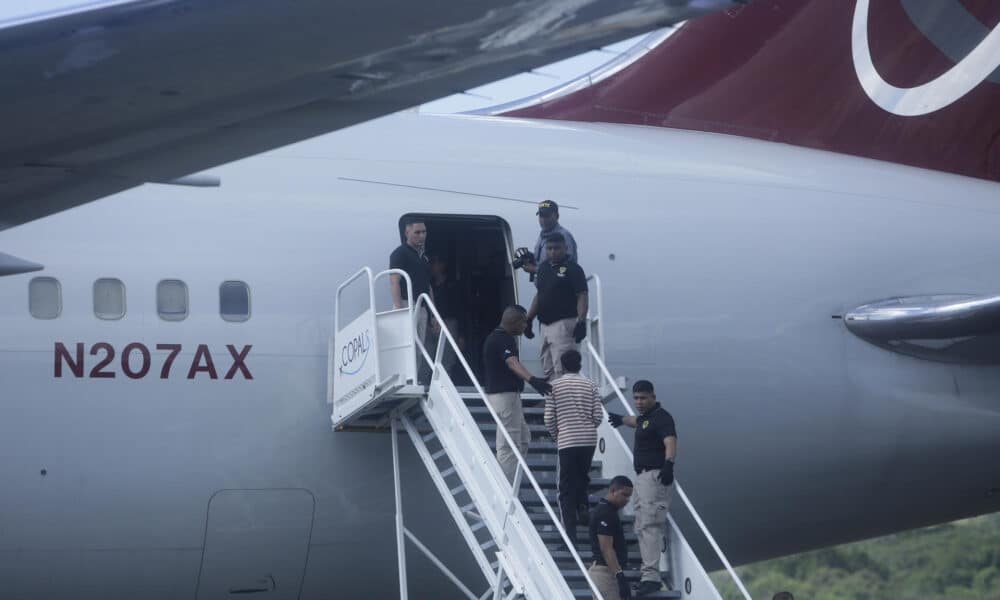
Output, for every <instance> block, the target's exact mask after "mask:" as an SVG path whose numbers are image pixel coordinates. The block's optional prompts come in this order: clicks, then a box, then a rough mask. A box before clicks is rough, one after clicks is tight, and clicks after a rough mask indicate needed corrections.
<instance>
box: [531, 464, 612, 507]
mask: <svg viewBox="0 0 1000 600" xmlns="http://www.w3.org/2000/svg"><path fill="white" fill-rule="evenodd" d="M528 468H529V469H532V475H534V476H535V481H537V482H538V484H539V485H540V486H542V488H543V489H553V490H554V489H556V487H557V486H558V485H559V474H558V473H557V472H555V471H545V472H539V473H536V472H534V469H533V468H532V466H531V465H530V464H529V465H528ZM591 473H593V471H592V472H591ZM609 485H611V480H610V479H604V478H603V477H594V476H593V474H591V477H590V485H589V486H588V488H587V490H588V491H589V492H590V493H591V494H593V493H594V492H597V491H600V490H604V489H607V487H608V486H609ZM530 486H531V484H530V483H528V482H523V483H521V487H522V488H523V487H530ZM594 502H595V503H596V502H597V500H594Z"/></svg>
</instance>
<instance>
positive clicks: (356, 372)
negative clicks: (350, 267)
mask: <svg viewBox="0 0 1000 600" xmlns="http://www.w3.org/2000/svg"><path fill="white" fill-rule="evenodd" d="M391 274H397V275H399V276H400V277H402V278H403V279H404V281H405V282H406V284H407V286H408V287H407V289H412V286H411V285H410V279H409V276H408V275H407V274H406V273H405V272H403V271H400V270H396V269H390V270H386V271H382V272H380V273H378V274H375V275H373V273H372V271H371V269H370V268H368V267H364V268H362V269H361V270H359V271H358V272H357V273H355V274H354V275H352V276H351V277H350V278H349V279H347V280H346V281H345V282H344V283H343V284H341V286H340V287H338V289H337V300H336V306H335V308H334V315H335V322H334V331H335V334H334V336H333V337H332V338H331V340H330V347H329V348H330V355H329V366H328V375H329V383H328V401H329V402H330V403H331V404H333V407H332V408H333V410H332V413H333V414H332V415H331V421H332V422H333V425H334V429H335V430H342V429H362V430H372V429H378V430H389V431H391V433H392V436H391V437H392V458H393V477H394V487H395V503H396V514H395V529H396V546H397V560H398V564H399V584H400V598H402V599H403V600H406V598H407V597H408V590H407V577H406V551H405V541H406V540H407V539H409V540H410V542H411V543H412V544H413V545H414V546H415V547H416V548H417V549H418V550H420V551H421V552H422V553H423V554H424V555H425V556H426V557H427V558H428V559H429V560H430V561H431V562H432V563H433V564H434V565H435V566H437V567H438V569H439V570H441V572H442V573H443V574H444V575H445V576H446V577H448V579H449V580H451V581H452V582H453V583H454V584H455V586H456V587H457V588H458V589H459V590H460V591H461V592H462V593H463V594H464V595H465V596H466V597H467V598H470V599H480V600H482V599H485V598H486V597H488V596H492V597H493V598H494V599H495V600H499V599H500V598H513V597H515V596H524V597H526V598H529V599H536V598H537V599H545V600H548V599H550V598H567V599H569V598H573V597H574V596H573V592H572V590H571V589H570V587H569V586H568V584H567V582H566V579H565V578H564V577H563V574H562V572H561V570H560V568H559V566H558V565H557V564H556V562H555V560H554V559H553V557H552V555H551V553H550V551H549V549H548V548H547V547H546V546H545V543H544V541H543V540H542V538H541V536H540V535H539V533H538V530H537V529H536V527H535V525H534V524H533V523H532V521H531V518H530V516H529V515H528V513H527V511H526V509H525V508H524V507H523V506H522V500H521V499H520V497H519V496H520V492H521V490H522V483H528V484H530V485H529V487H528V489H530V490H531V492H532V493H534V494H535V495H536V496H537V497H538V499H539V500H540V501H541V506H542V507H544V512H545V514H546V515H547V517H548V519H549V522H550V524H547V525H548V526H551V527H552V528H553V529H554V530H555V531H557V532H558V533H559V537H560V539H561V540H562V541H563V543H564V544H565V545H566V547H567V548H568V549H569V551H570V555H571V557H572V559H573V562H574V563H575V567H576V568H577V569H579V570H580V572H581V573H582V575H583V579H584V580H585V581H586V583H587V586H588V587H589V589H590V591H591V592H592V593H593V594H594V596H595V597H597V598H601V595H600V593H599V592H598V590H597V588H596V586H595V584H594V581H593V580H592V579H591V577H590V575H589V573H588V572H587V569H586V567H585V565H584V563H583V561H582V559H581V557H580V555H579V553H578V552H577V550H576V547H575V544H574V543H573V541H572V540H571V538H570V537H569V535H568V534H567V532H566V530H565V529H564V528H563V525H562V522H561V519H560V518H559V517H558V516H557V515H556V512H555V511H554V510H553V508H552V506H550V504H549V503H548V501H547V500H546V495H545V493H544V492H543V490H542V487H541V485H540V484H539V482H538V480H537V479H536V478H535V477H534V475H533V474H532V473H531V470H530V469H529V467H528V464H527V462H526V460H525V457H524V456H523V455H521V453H520V452H519V451H518V449H517V445H516V444H515V443H514V441H513V439H512V438H511V437H510V434H509V432H508V431H507V429H506V427H504V426H503V424H502V423H501V421H500V418H499V416H498V415H497V414H496V412H495V411H494V410H493V407H492V406H491V405H490V403H489V401H488V400H487V397H486V394H485V392H484V391H483V389H482V387H481V385H480V384H479V381H478V380H477V379H476V377H475V375H474V373H473V371H472V369H471V367H470V366H469V364H468V362H467V361H466V359H465V357H464V356H463V354H462V352H461V351H460V350H459V347H458V344H457V343H456V342H455V340H454V338H453V337H452V335H451V332H450V331H448V329H447V327H446V326H445V324H444V320H443V319H442V318H441V316H440V314H439V313H438V311H437V308H436V307H435V306H434V303H433V302H432V301H431V300H430V298H429V297H428V296H427V295H426V294H423V295H421V296H420V297H419V298H417V300H416V302H412V301H411V302H409V303H408V306H407V307H406V308H403V309H393V310H388V311H382V312H377V311H376V310H375V283H376V282H377V281H378V280H380V279H382V278H384V277H387V276H389V275H391ZM362 278H365V279H366V280H367V284H368V290H367V291H368V303H369V306H368V309H367V310H365V311H364V312H362V313H361V314H360V315H358V316H357V317H355V318H354V319H353V320H352V321H351V322H350V323H349V324H346V325H345V326H344V327H341V323H340V316H341V315H340V308H341V307H340V304H341V298H342V294H343V292H344V290H345V289H346V288H347V287H349V286H351V285H352V284H354V283H355V282H357V281H359V280H361V279H362ZM588 282H589V284H590V285H591V294H592V298H594V297H596V302H594V301H592V302H591V303H590V307H591V309H590V311H588V339H586V340H585V342H584V344H585V350H586V351H585V353H584V354H585V357H586V360H587V363H586V369H587V374H588V375H589V376H590V377H591V378H592V379H595V380H597V381H599V382H600V387H601V390H602V396H603V397H604V398H605V402H607V401H608V399H610V398H613V397H617V398H618V400H620V401H621V403H622V405H623V406H624V407H625V410H626V411H627V412H628V413H629V414H631V415H634V414H635V412H634V410H633V409H632V407H631V405H630V404H629V402H627V401H626V399H625V397H624V395H623V394H622V392H621V389H620V387H621V386H620V385H619V383H618V382H616V381H615V379H614V377H613V376H612V375H611V373H610V371H609V370H608V368H607V366H606V365H605V363H604V360H603V356H604V335H603V314H602V300H603V298H602V291H601V284H600V279H599V278H598V277H597V276H596V275H591V276H590V277H589V278H588ZM422 309H425V310H426V311H427V314H428V315H429V316H430V318H431V319H433V320H435V321H436V322H437V323H438V324H439V325H440V335H439V337H438V342H437V344H436V348H435V355H434V356H433V357H432V356H431V355H430V354H429V353H428V350H427V348H426V347H425V345H424V342H423V340H421V339H420V336H419V335H418V334H417V331H418V329H417V326H418V324H417V321H416V318H417V316H418V315H422V314H423V311H422ZM401 323H408V326H407V327H400V324H401ZM369 339H370V343H368V342H367V341H366V340H369ZM351 344H354V345H353V346H351ZM446 346H450V347H451V350H452V351H453V352H454V353H455V356H456V357H457V359H458V363H459V364H460V365H461V367H462V368H463V369H465V372H466V374H467V375H468V377H469V379H470V381H471V382H472V384H473V387H474V388H475V391H476V394H477V395H478V396H479V397H480V398H481V400H482V402H483V404H484V406H485V407H486V410H487V411H488V412H489V415H490V417H491V418H492V419H493V421H494V422H495V423H496V426H497V431H498V433H500V434H501V435H502V436H503V438H504V439H505V440H506V442H507V443H508V445H509V446H510V448H511V449H512V451H513V453H514V455H515V457H516V459H517V464H518V466H517V470H516V474H515V478H514V481H513V484H511V483H510V482H508V481H507V478H506V476H505V475H504V474H503V472H502V470H501V469H500V466H499V463H498V462H497V461H496V458H495V456H494V454H493V451H492V450H491V449H490V447H489V445H488V444H487V443H486V440H485V438H484V437H483V434H482V432H481V430H480V429H479V425H478V424H477V423H476V422H475V420H474V418H473V417H472V414H471V413H470V411H469V409H468V407H467V406H466V405H465V402H464V400H463V398H462V395H461V394H460V393H459V392H458V390H457V389H456V388H455V386H454V384H453V382H452V381H451V378H450V377H449V376H448V374H447V372H446V371H445V369H444V367H443V364H442V357H443V356H444V352H445V348H446ZM359 348H360V350H359ZM362 350H363V352H362ZM418 353H419V355H420V356H421V357H422V359H423V360H425V361H427V363H428V364H429V365H431V381H430V384H429V385H428V386H427V389H426V390H425V389H424V386H422V385H417V384H416V373H417V369H418V364H417V363H418V358H417V355H418ZM347 358H352V359H354V360H353V362H352V361H348V360H347ZM338 363H339V365H338ZM355 363H357V364H355ZM358 365H360V366H358ZM383 372H388V373H390V374H389V375H387V376H383ZM416 410H419V411H420V418H419V419H414V418H412V416H410V415H408V414H407V411H410V412H414V411H416ZM606 415H607V411H605V416H606ZM424 419H426V422H427V424H429V425H430V426H431V431H430V432H429V433H422V431H421V427H422V426H425V424H424V423H422V422H418V421H423V420H424ZM402 431H405V432H406V434H407V435H408V437H409V438H410V440H411V441H412V442H413V445H414V447H415V448H416V450H417V454H418V455H419V456H420V458H421V461H422V462H423V463H424V465H425V467H426V468H427V471H428V473H429V474H430V477H431V480H432V481H433V483H434V485H435V487H436V488H437V490H438V492H439V494H440V495H441V497H442V499H443V500H444V502H445V506H446V508H447V509H448V512H449V514H451V516H452V518H453V520H454V521H455V524H456V525H457V527H458V529H459V532H460V533H461V535H462V537H463V539H465V541H466V543H467V544H468V546H469V548H470V550H471V551H472V554H473V557H474V558H475V560H476V563H477V564H478V566H479V567H480V570H481V571H482V574H483V577H484V578H485V580H486V581H487V583H488V586H489V587H488V589H487V590H486V592H484V593H483V594H482V595H480V596H477V595H475V594H474V593H473V592H472V591H471V590H470V589H469V588H468V587H467V586H466V585H465V584H464V583H462V581H461V580H460V579H459V578H458V577H457V576H456V575H455V574H454V573H453V572H451V571H450V570H449V569H448V568H447V567H446V566H445V565H444V563H443V562H442V561H441V560H440V559H439V558H438V557H437V556H435V555H434V553H433V552H432V551H431V550H429V549H428V548H427V547H426V546H425V545H424V544H423V543H421V541H420V540H419V539H417V537H416V536H415V535H414V534H413V533H412V532H411V531H410V530H409V529H407V528H406V526H405V523H404V519H403V505H402V485H401V479H400V469H399V446H398V437H399V435H400V434H401V432H402ZM598 435H599V436H600V437H601V438H602V440H601V443H600V446H601V450H600V452H601V455H600V460H601V461H602V475H603V476H606V477H611V476H614V475H617V474H622V473H628V474H630V473H631V472H632V453H631V450H630V449H629V448H628V445H627V444H626V443H625V440H624V439H623V438H622V436H621V434H620V433H619V432H618V431H617V430H616V429H614V428H611V427H610V425H608V423H607V420H606V419H605V422H604V423H603V424H602V426H601V427H600V429H599V431H598ZM435 438H436V439H437V441H438V442H439V443H440V444H441V446H442V450H440V451H438V452H436V453H432V452H431V451H430V449H429V448H428V447H427V444H426V442H428V441H431V440H433V439H435ZM608 438H611V439H612V440H613V441H612V443H611V444H605V442H604V440H605V439H608ZM443 455H447V457H448V459H449V460H450V461H451V464H452V466H451V467H450V468H449V469H446V470H445V471H442V470H441V469H439V467H438V463H437V459H438V458H440V457H441V456H443ZM595 458H598V457H597V456H595ZM453 474H454V475H457V476H458V477H459V479H460V480H461V482H462V484H461V485H460V486H458V487H457V488H450V487H449V484H448V483H447V482H446V481H445V477H446V476H451V475H453ZM674 487H675V489H676V491H677V495H678V497H679V498H680V499H681V501H682V503H683V504H684V506H685V507H686V508H687V509H688V510H689V511H690V513H691V515H692V516H693V517H694V519H695V521H696V523H697V524H698V526H699V528H700V529H701V531H702V533H703V534H704V535H705V537H706V538H707V539H708V541H709V543H710V544H711V546H712V548H713V550H715V552H716V554H717V555H718V557H719V558H720V559H721V561H722V563H723V564H724V565H725V566H726V569H727V570H728V572H729V574H730V576H731V577H732V578H733V579H734V581H735V582H736V585H737V587H738V588H739V589H740V591H741V592H742V594H743V596H744V598H745V599H746V600H750V595H749V594H748V593H747V591H746V588H745V587H744V586H743V583H742V582H741V581H740V579H739V577H738V576H737V575H736V573H735V571H733V569H732V567H731V565H730V564H729V561H728V560H727V559H726V557H725V556H724V555H723V553H722V551H721V549H720V548H719V546H718V544H717V543H716V542H715V540H714V538H713V537H712V536H711V534H710V533H709V532H708V529H707V527H706V526H705V524H704V522H703V521H702V520H701V517H700V516H699V515H698V513H697V512H696V511H695V509H694V507H693V505H692V504H691V502H690V500H689V499H688V497H687V495H686V494H685V493H684V491H683V490H682V489H681V487H680V484H679V483H677V482H675V484H674ZM459 493H466V494H468V496H469V497H470V498H471V499H472V502H471V504H467V505H465V506H460V505H459V503H458V501H457V500H456V495H458V494H459ZM668 520H669V523H668V527H667V532H668V533H667V535H668V545H667V548H670V549H672V550H673V552H670V553H665V554H664V558H663V559H661V564H662V565H664V566H667V565H669V567H670V571H671V573H673V574H676V573H678V572H680V573H683V574H684V576H685V581H684V587H685V588H686V589H685V591H686V594H685V595H684V597H698V598H711V599H712V600H716V599H718V600H721V596H719V594H718V591H717V590H716V589H715V587H714V585H713V584H712V582H711V580H710V578H709V576H708V574H707V573H706V572H705V570H704V568H703V567H702V565H701V563H700V562H699V561H698V560H697V557H696V556H695V554H694V552H693V551H692V550H691V548H690V546H689V545H688V543H687V541H686V540H685V538H684V537H683V535H682V534H681V532H680V529H679V528H678V527H677V524H676V522H675V521H674V519H673V517H672V516H669V515H668ZM470 521H471V522H470ZM483 529H486V530H487V532H488V534H489V536H490V538H491V539H490V540H489V541H487V542H486V543H481V542H480V540H479V539H478V538H477V537H476V533H477V532H479V531H481V530H483ZM574 533H575V532H574ZM488 550H489V551H490V552H492V554H493V555H494V556H495V560H492V561H491V557H490V554H489V553H488V552H487V551H488ZM692 578H693V579H695V582H694V583H692V581H691V580H692ZM678 583H679V582H678ZM694 588H696V590H697V591H695V589H694ZM692 592H694V595H693V596H692ZM706 594H707V595H706Z"/></svg>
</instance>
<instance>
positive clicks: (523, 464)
mask: <svg viewBox="0 0 1000 600" xmlns="http://www.w3.org/2000/svg"><path fill="white" fill-rule="evenodd" d="M421 304H423V305H424V306H426V307H427V311H428V312H429V313H430V315H431V318H432V319H437V320H438V322H443V319H441V314H440V313H439V312H438V310H437V307H435V306H434V303H433V302H432V301H431V299H430V298H429V297H428V295H427V294H421V295H420V297H418V298H417V300H416V302H414V303H413V308H414V312H417V309H418V308H420V306H421ZM413 325H414V329H415V328H416V323H414V324H413ZM441 333H442V334H443V335H444V338H445V339H446V340H447V341H448V343H449V344H451V346H452V348H453V349H454V350H455V354H456V356H457V358H458V362H459V364H461V365H462V367H463V368H464V369H465V372H466V374H467V375H468V376H469V380H470V381H471V382H472V385H473V387H475V388H476V392H477V393H478V394H479V396H480V397H481V398H482V399H483V402H484V403H485V405H486V409H487V410H488V411H489V413H490V416H491V417H493V420H494V421H495V422H496V424H497V431H498V432H500V433H501V434H502V435H503V437H504V439H505V440H506V442H507V445H508V447H509V448H510V449H511V450H512V452H513V453H514V457H515V458H516V459H517V462H518V465H519V466H520V468H521V470H522V471H523V476H525V477H527V479H528V482H529V483H530V484H531V488H532V490H533V491H534V492H535V495H536V496H537V497H538V498H539V499H541V500H542V506H544V507H545V511H546V513H547V514H548V515H549V518H550V519H551V520H552V523H553V525H554V526H555V528H556V531H558V532H559V534H560V536H561V537H562V539H563V543H565V544H566V546H567V547H568V548H569V549H570V554H571V555H572V557H573V560H574V562H575V563H576V566H577V567H578V568H579V569H580V571H581V572H582V573H583V577H584V579H585V580H586V581H587V584H588V585H589V586H590V589H591V591H593V592H595V593H598V594H599V593H600V592H599V591H598V589H597V585H596V584H595V583H594V581H593V579H592V578H591V577H590V574H589V573H588V572H587V568H586V567H585V566H584V564H583V559H582V558H581V557H580V553H579V552H578V551H577V550H576V545H575V544H574V543H572V541H571V540H570V537H569V535H568V534H567V532H566V529H565V528H564V527H563V525H562V521H561V519H559V518H558V517H557V516H556V514H555V512H554V511H553V510H552V507H551V506H550V505H549V503H548V501H547V499H546V496H545V492H543V491H542V488H541V485H539V483H538V480H537V479H535V476H534V474H532V472H531V469H529V468H528V463H527V461H526V460H525V458H524V456H523V455H522V454H521V452H520V451H519V450H518V449H517V444H515V443H514V440H513V438H511V437H510V433H509V432H508V431H507V428H506V427H504V425H503V423H502V422H501V421H500V417H499V415H497V413H496V411H495V410H493V407H492V406H490V403H489V402H488V401H486V392H485V391H484V390H483V388H482V386H481V385H480V384H479V380H478V379H477V378H476V376H475V374H474V373H473V372H472V367H470V366H469V363H468V362H467V361H466V360H465V356H464V355H463V354H462V352H461V350H459V348H458V344H457V343H455V339H454V338H453V337H452V336H451V332H450V331H448V328H447V327H442V328H441ZM413 340H414V344H415V345H416V347H417V349H418V350H420V353H421V354H422V355H423V357H424V360H426V361H427V363H428V364H430V365H433V364H434V360H433V359H432V358H431V356H430V354H428V352H427V349H426V348H425V347H424V344H423V340H421V339H419V336H417V335H414V336H413ZM438 343H439V344H440V338H439V341H438ZM541 381H542V383H544V386H543V387H546V386H547V387H548V388H549V391H551V386H549V384H548V382H547V381H545V380H541ZM536 389H537V388H536ZM539 391H541V390H539ZM517 492H518V490H512V493H514V494H515V495H516V494H517Z"/></svg>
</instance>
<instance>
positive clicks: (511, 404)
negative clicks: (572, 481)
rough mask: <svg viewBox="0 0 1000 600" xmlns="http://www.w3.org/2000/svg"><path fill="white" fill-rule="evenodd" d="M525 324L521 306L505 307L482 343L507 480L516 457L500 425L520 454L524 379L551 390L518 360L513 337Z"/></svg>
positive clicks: (527, 436) (524, 446)
mask: <svg viewBox="0 0 1000 600" xmlns="http://www.w3.org/2000/svg"><path fill="white" fill-rule="evenodd" d="M526 324H527V319H526V318H525V310H524V307H523V306H519V305H516V304H515V305H513V306H508V307H507V308H506V309H505V310H504V311H503V316H502V317H501V320H500V326H499V327H497V328H496V329H495V330H494V331H493V333H491V334H490V335H488V336H487V337H486V343H484V344H483V367H484V369H483V372H484V375H485V377H484V383H485V385H484V386H483V387H484V388H485V391H486V400H487V401H488V402H489V403H490V406H491V407H492V408H493V411H494V412H496V414H497V417H498V418H499V419H500V423H498V425H497V433H496V453H497V461H498V462H499V463H500V468H501V469H503V472H504V475H506V476H507V480H508V481H510V482H513V481H514V474H515V473H516V472H517V456H516V455H515V454H514V450H513V449H512V448H511V447H510V445H509V444H508V443H507V439H506V438H505V437H504V435H503V432H502V431H501V430H500V427H501V426H502V427H503V428H504V429H506V430H507V433H508V434H509V435H510V439H511V440H512V441H513V442H514V443H515V444H517V448H518V450H519V451H520V453H521V456H522V457H523V456H524V455H525V454H526V453H527V452H528V444H529V443H530V442H531V431H530V430H529V429H528V423H527V422H526V421H525V420H524V407H523V406H522V405H521V391H522V390H524V382H525V381H527V382H528V383H530V384H531V387H533V388H535V389H536V390H538V393H539V394H543V395H544V394H548V393H549V392H550V391H551V389H552V387H551V386H550V385H549V384H548V382H546V381H545V380H544V379H541V378H539V377H535V376H534V375H532V374H531V372H530V371H528V369H526V368H524V365H522V364H521V361H520V360H519V359H518V352H517V340H516V339H514V338H515V336H518V335H521V334H522V333H523V332H524V327H525V325H526Z"/></svg>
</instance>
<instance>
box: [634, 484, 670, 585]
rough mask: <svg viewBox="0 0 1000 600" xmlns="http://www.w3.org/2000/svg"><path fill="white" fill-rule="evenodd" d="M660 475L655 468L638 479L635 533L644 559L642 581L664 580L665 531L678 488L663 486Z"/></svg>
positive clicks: (636, 485) (640, 553) (636, 486)
mask: <svg viewBox="0 0 1000 600" xmlns="http://www.w3.org/2000/svg"><path fill="white" fill-rule="evenodd" d="M659 476H660V470H659V469H653V470H652V471H644V472H643V473H641V474H640V475H639V476H637V477H636V478H635V496H634V498H635V534H636V537H638V538H639V555H640V556H641V557H642V576H641V579H642V581H657V582H661V581H663V580H662V578H661V577H660V554H662V553H663V530H664V527H666V523H667V511H668V510H669V509H670V498H671V496H672V495H673V491H674V486H673V484H671V485H669V486H665V485H663V484H662V483H660V480H659V479H658V478H659Z"/></svg>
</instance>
